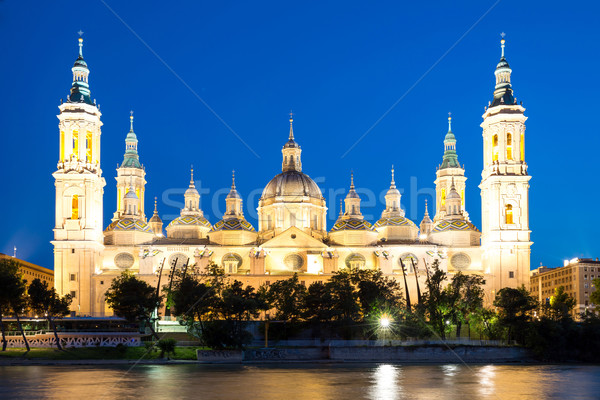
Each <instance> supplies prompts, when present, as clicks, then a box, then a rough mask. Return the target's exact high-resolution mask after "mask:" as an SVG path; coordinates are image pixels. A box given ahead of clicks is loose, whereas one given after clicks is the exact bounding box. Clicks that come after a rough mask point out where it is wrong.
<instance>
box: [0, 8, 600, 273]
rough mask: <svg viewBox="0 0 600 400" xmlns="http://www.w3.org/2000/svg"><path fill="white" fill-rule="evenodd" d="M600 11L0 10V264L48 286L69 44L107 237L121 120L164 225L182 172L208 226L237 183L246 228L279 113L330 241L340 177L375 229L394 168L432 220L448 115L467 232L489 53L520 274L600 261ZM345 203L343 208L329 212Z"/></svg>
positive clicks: (273, 150)
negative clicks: (501, 92)
mask: <svg viewBox="0 0 600 400" xmlns="http://www.w3.org/2000/svg"><path fill="white" fill-rule="evenodd" d="M599 12H600V6H599V5H597V4H594V3H592V2H589V3H583V2H582V3H580V2H573V3H564V2H548V1H528V2H517V1H509V0H504V1H465V2H448V1H443V2H442V1H434V2H425V3H423V2H403V3H401V2H377V3H373V2H356V1H345V2H281V1H274V2H229V1H227V2H196V1H190V2H165V1H162V2H156V1H145V2H133V1H132V2H122V1H121V2H119V1H115V0H105V1H102V0H101V1H86V2H71V1H58V2H56V1H53V2H42V1H39V2H31V1H14V0H5V1H0V37H1V38H2V39H0V54H1V59H2V62H1V63H0V76H1V78H0V93H2V96H0V110H1V111H0V132H1V134H2V138H3V144H2V146H1V147H0V151H1V153H0V170H1V171H2V172H1V175H0V176H1V183H2V193H3V195H2V196H0V210H2V212H3V215H2V218H1V221H2V224H1V225H0V226H1V227H2V229H1V230H0V252H3V253H6V254H11V255H12V253H13V246H17V248H18V251H17V255H18V257H19V258H22V259H25V260H27V261H31V262H33V263H36V264H40V265H42V266H45V267H48V268H52V266H53V256H52V245H51V244H50V241H51V240H52V237H53V232H52V229H53V226H54V203H55V200H54V199H55V194H54V180H53V177H52V173H53V172H54V171H55V170H56V163H57V161H58V157H59V146H58V144H59V142H58V140H59V131H58V119H57V118H56V115H57V114H58V105H59V104H60V100H61V98H62V99H66V97H67V95H68V93H69V89H70V86H71V82H72V73H71V67H72V66H73V62H74V61H75V59H76V58H77V51H78V45H77V38H78V37H79V35H78V34H77V32H78V31H80V30H81V31H83V32H84V33H83V38H84V48H83V55H84V57H85V60H86V62H87V64H88V66H89V68H90V71H91V72H90V77H89V79H90V88H91V92H92V98H95V99H96V101H97V103H99V104H100V106H101V112H102V122H103V123H104V125H103V127H102V154H101V167H102V170H103V176H104V177H105V179H106V187H105V194H104V221H105V226H106V225H108V224H109V222H110V218H111V217H112V215H113V212H114V211H115V207H116V188H115V179H114V177H115V176H116V171H115V168H116V166H117V163H121V162H122V160H123V153H124V150H125V143H124V139H125V135H126V134H127V132H128V130H129V111H130V110H134V116H135V123H134V128H135V132H136V134H137V137H138V139H139V147H138V149H139V153H140V160H141V162H142V163H143V164H144V166H145V168H146V172H147V176H146V179H147V180H148V184H147V185H146V196H147V197H146V210H147V211H146V215H147V217H148V218H149V217H150V216H151V213H152V206H153V204H152V199H153V198H154V196H157V197H158V208H159V212H160V215H161V217H162V218H163V220H164V222H165V226H166V224H167V223H168V222H169V221H170V220H171V219H172V218H173V217H175V216H177V215H178V214H179V208H180V207H181V206H182V202H183V191H184V190H185V188H186V187H187V185H188V182H189V179H190V175H189V172H190V171H189V170H190V165H191V164H193V165H194V171H195V174H194V175H195V179H196V181H197V183H196V184H197V187H201V188H204V189H206V190H204V191H201V194H202V202H201V206H202V208H203V210H204V213H205V215H206V216H207V218H208V219H209V220H210V221H211V222H212V223H215V222H217V221H218V220H219V219H220V218H221V214H222V212H223V209H224V196H225V194H226V193H227V190H228V188H229V185H230V182H231V170H232V169H235V170H236V179H237V181H236V183H237V187H238V191H239V192H240V193H241V194H242V196H243V198H244V201H245V204H244V212H245V215H246V217H247V218H248V220H249V221H250V222H251V223H253V225H254V226H255V227H257V223H256V218H255V216H256V207H257V204H258V198H259V197H260V193H261V191H262V189H263V187H264V186H265V185H266V184H267V182H269V180H270V179H271V178H272V177H273V176H274V175H276V174H277V173H279V172H280V171H281V147H282V146H283V144H284V143H285V142H286V140H287V135H288V130H289V123H288V118H289V116H288V114H289V112H290V110H293V113H294V132H295V137H296V140H297V141H298V143H299V144H300V145H301V146H302V149H303V153H302V157H303V159H302V161H303V170H304V172H306V173H307V174H308V175H310V176H311V177H312V178H313V179H314V180H315V181H316V182H317V183H318V184H319V186H320V187H321V189H322V192H323V194H324V196H325V198H326V199H327V205H328V207H329V220H328V223H327V228H328V229H329V228H331V226H332V225H333V223H334V222H335V218H336V216H337V214H338V212H339V199H340V197H341V196H344V195H345V192H346V191H347V189H348V186H349V183H350V171H351V170H353V171H354V176H355V183H356V185H357V188H359V189H360V190H359V193H360V194H361V196H362V198H363V209H362V211H363V214H365V216H366V218H367V219H369V220H370V221H371V222H374V221H375V220H376V219H377V218H378V217H379V215H380V213H381V211H382V209H383V208H384V205H383V201H382V197H381V196H382V193H383V192H384V191H385V190H387V188H388V187H389V182H390V167H391V165H392V164H394V166H395V168H396V184H397V185H398V187H399V188H400V189H401V190H402V193H403V197H402V206H403V208H404V209H405V210H406V216H407V217H408V218H410V219H412V220H413V221H415V222H416V223H417V224H419V222H420V221H421V219H422V217H423V212H424V203H425V200H426V199H428V200H429V204H430V209H429V211H430V214H432V215H433V213H434V210H433V209H432V203H433V201H432V198H433V197H432V195H433V193H434V184H433V181H434V179H435V171H436V168H437V166H438V165H439V164H440V163H441V160H442V153H443V143H442V141H443V138H444V135H445V134H446V132H447V130H448V125H447V117H448V112H452V117H453V125H452V128H453V129H452V130H453V132H454V133H455V135H456V137H457V140H458V143H457V150H458V157H459V162H460V163H461V164H464V165H465V167H466V175H467V177H468V180H467V191H466V209H467V211H468V212H469V215H470V218H471V220H472V221H473V223H474V224H475V225H476V226H478V227H479V228H481V199H480V190H479V188H478V185H479V183H480V181H481V169H482V165H483V154H482V147H483V145H482V136H481V132H482V130H481V128H480V126H479V125H480V123H481V121H482V118H481V116H482V114H483V112H484V106H486V105H487V104H488V101H490V100H491V99H492V93H493V90H494V74H493V72H494V69H495V67H496V64H497V62H498V60H499V59H500V33H501V32H506V57H507V59H508V62H509V63H510V66H511V68H512V70H513V74H512V83H513V89H514V91H515V95H516V97H517V100H518V101H522V102H523V106H524V107H525V108H526V112H525V115H526V116H527V117H528V118H529V119H528V120H527V123H526V126H527V130H526V136H525V137H526V161H527V163H528V164H529V170H528V171H529V173H530V174H531V176H532V179H531V181H530V184H531V191H530V227H531V230H532V234H531V238H532V241H533V242H534V244H533V246H532V257H531V266H532V268H536V267H538V266H539V265H540V263H543V264H544V265H547V266H558V265H562V260H563V259H568V258H572V257H597V256H600V249H599V246H598V244H597V242H596V238H597V230H598V229H599V225H600V220H599V218H598V216H597V214H596V212H597V210H596V206H597V203H598V201H597V198H598V196H599V195H600V187H599V186H598V184H597V181H598V178H597V170H598V168H599V167H598V155H597V154H598V149H599V148H600V138H599V137H600V132H599V124H600V122H599V121H598V118H597V115H598V106H599V105H600V104H599V97H598V93H599V91H600V80H598V65H600V55H599V52H598V48H599V46H600V45H599V43H600V34H599V28H598V22H597V18H598V14H599ZM342 191H343V192H342Z"/></svg>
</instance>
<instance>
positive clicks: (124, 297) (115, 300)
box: [106, 271, 162, 323]
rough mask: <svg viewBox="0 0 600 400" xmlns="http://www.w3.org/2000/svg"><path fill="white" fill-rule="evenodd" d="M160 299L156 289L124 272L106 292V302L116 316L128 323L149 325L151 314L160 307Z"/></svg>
mask: <svg viewBox="0 0 600 400" xmlns="http://www.w3.org/2000/svg"><path fill="white" fill-rule="evenodd" d="M161 300H162V298H161V297H160V296H157V295H156V288H154V287H152V286H150V285H149V284H148V283H146V282H144V281H142V280H140V279H138V278H136V277H135V276H134V275H133V274H132V273H131V272H128V271H124V272H123V273H122V274H121V275H120V276H119V277H117V278H115V279H114V280H113V281H112V284H111V285H110V288H109V289H108V290H107V291H106V302H107V303H108V305H109V306H110V307H111V308H112V309H113V311H114V312H115V314H116V315H118V316H120V317H123V318H125V319H126V320H127V321H130V322H140V321H146V322H148V323H150V316H151V315H152V312H153V311H154V310H155V309H156V308H157V307H159V306H160V304H161Z"/></svg>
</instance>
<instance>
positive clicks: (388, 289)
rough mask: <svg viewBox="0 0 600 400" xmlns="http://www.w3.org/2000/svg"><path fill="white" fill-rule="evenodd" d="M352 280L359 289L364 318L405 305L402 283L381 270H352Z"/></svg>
mask: <svg viewBox="0 0 600 400" xmlns="http://www.w3.org/2000/svg"><path fill="white" fill-rule="evenodd" d="M350 278H351V281H352V282H353V283H354V284H355V285H356V287H357V289H358V300H359V302H360V306H361V311H362V315H363V317H367V316H369V315H370V314H371V313H380V312H381V310H382V309H386V310H390V309H397V308H398V307H400V306H401V305H402V304H403V298H402V289H401V286H400V283H398V282H397V281H396V280H395V279H390V278H387V277H385V276H384V275H383V273H382V272H381V271H380V270H376V271H375V270H364V269H363V270H360V269H357V270H352V271H351V272H350Z"/></svg>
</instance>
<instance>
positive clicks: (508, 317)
mask: <svg viewBox="0 0 600 400" xmlns="http://www.w3.org/2000/svg"><path fill="white" fill-rule="evenodd" d="M494 306H496V307H498V308H499V309H500V310H499V312H498V317H499V322H500V324H501V325H503V326H504V327H506V329H507V338H508V340H513V339H514V340H517V342H519V343H524V341H525V331H526V329H525V328H526V325H527V323H528V322H529V321H531V318H532V312H533V310H535V309H537V308H538V302H537V300H536V299H535V298H534V297H533V296H531V295H530V294H529V292H528V291H527V289H526V288H525V286H521V287H520V288H518V289H514V288H503V289H500V290H499V291H498V293H497V294H496V299H495V300H494Z"/></svg>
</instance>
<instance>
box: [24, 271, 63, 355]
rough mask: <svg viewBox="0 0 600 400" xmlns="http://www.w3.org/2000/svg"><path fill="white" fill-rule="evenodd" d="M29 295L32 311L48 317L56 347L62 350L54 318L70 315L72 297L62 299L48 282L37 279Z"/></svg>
mask: <svg viewBox="0 0 600 400" xmlns="http://www.w3.org/2000/svg"><path fill="white" fill-rule="evenodd" d="M27 293H28V294H29V300H30V305H31V309H32V310H33V311H35V312H36V313H38V314H40V315H44V316H46V319H47V320H48V323H49V324H50V326H51V327H52V330H53V332H54V337H55V340H56V346H57V347H58V348H59V349H60V350H62V345H61V343H60V339H59V338H58V333H57V332H56V326H55V324H54V321H53V318H61V317H64V316H66V315H69V312H70V306H71V302H72V298H71V295H65V296H63V297H60V296H59V295H58V293H56V289H54V288H49V287H48V283H47V282H46V281H43V282H42V281H41V280H39V279H37V278H36V279H34V280H33V281H32V282H31V285H29V288H28V289H27Z"/></svg>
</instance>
